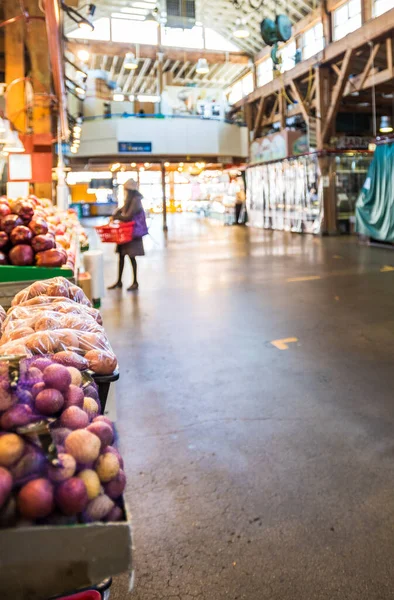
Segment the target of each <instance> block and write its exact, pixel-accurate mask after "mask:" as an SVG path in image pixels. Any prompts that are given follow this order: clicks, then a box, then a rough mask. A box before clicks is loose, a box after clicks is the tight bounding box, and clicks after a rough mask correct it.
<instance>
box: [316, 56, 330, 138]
mask: <svg viewBox="0 0 394 600" xmlns="http://www.w3.org/2000/svg"><path fill="white" fill-rule="evenodd" d="M315 76H316V137H317V149H318V150H323V147H324V143H323V130H324V125H325V115H326V114H327V109H328V106H329V104H330V70H329V68H328V67H316V72H315Z"/></svg>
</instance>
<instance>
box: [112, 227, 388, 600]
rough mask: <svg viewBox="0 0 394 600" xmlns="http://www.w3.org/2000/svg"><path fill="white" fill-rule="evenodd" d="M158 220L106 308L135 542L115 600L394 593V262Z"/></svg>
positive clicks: (351, 242) (351, 248)
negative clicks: (130, 569) (281, 342)
mask: <svg viewBox="0 0 394 600" xmlns="http://www.w3.org/2000/svg"><path fill="white" fill-rule="evenodd" d="M156 221H157V223H156V231H155V230H154V233H153V236H154V238H155V240H154V241H151V240H148V241H147V244H146V245H147V256H146V257H145V258H143V259H141V260H140V263H139V264H140V285H141V289H140V292H139V293H138V294H137V295H130V294H127V292H125V291H124V292H123V294H122V293H118V292H111V293H110V294H109V295H108V297H107V298H106V299H105V301H104V307H103V314H104V318H105V325H106V328H107V331H108V334H109V336H110V338H111V340H112V343H113V346H114V348H115V350H116V352H117V354H118V356H119V360H120V366H121V380H120V382H119V384H118V389H117V400H118V405H117V411H118V429H119V434H120V440H121V447H122V450H123V454H124V456H125V458H126V469H127V474H128V478H129V484H128V494H127V496H128V501H129V503H130V505H131V508H132V512H133V519H134V539H135V557H134V568H135V586H134V591H133V593H130V594H129V593H128V591H127V589H128V580H127V578H126V577H124V576H123V577H119V578H117V579H116V581H115V584H114V586H113V588H112V590H113V591H112V595H111V598H113V599H114V600H129V599H130V600H170V599H171V600H191V599H194V598H198V599H201V600H222V599H223V600H224V599H226V600H228V599H231V600H241V599H247V600H266V599H267V600H285V599H289V600H348V599H354V600H362V599H366V600H375V599H379V600H383V599H389V598H390V599H391V598H393V594H394V591H393V587H394V566H393V547H394V468H393V465H394V396H393V373H394V310H393V298H394V271H393V272H391V271H390V270H387V269H385V270H384V272H382V271H381V269H382V268H383V267H384V266H390V265H394V253H393V252H391V251H388V250H380V249H374V248H366V247H360V246H358V245H357V242H356V240H355V239H349V238H330V239H328V238H325V239H319V238H312V237H308V236H305V237H301V236H299V235H291V234H282V233H279V232H275V233H273V232H268V231H251V230H250V229H248V228H236V227H232V228H226V227H224V226H222V225H219V224H210V223H208V222H207V221H204V220H202V221H200V220H197V219H195V218H194V217H192V216H178V215H176V216H174V217H173V218H172V220H171V222H170V231H169V235H168V243H167V245H166V246H165V247H164V245H163V241H162V238H161V235H160V233H159V228H158V224H159V223H158V221H159V217H157V219H156ZM106 261H107V262H106V277H107V282H108V283H109V282H110V280H113V279H114V270H115V268H114V267H115V260H114V257H113V255H112V254H111V255H108V256H107V258H106ZM299 278H301V279H299ZM304 278H313V279H304ZM294 279H295V281H294ZM292 280H293V281H292ZM126 283H128V282H127V281H126ZM284 338H297V339H298V341H297V342H295V343H290V344H289V345H288V349H287V350H280V349H278V348H277V347H275V346H274V345H273V344H272V343H271V342H272V341H274V340H278V339H284ZM109 551H110V549H109Z"/></svg>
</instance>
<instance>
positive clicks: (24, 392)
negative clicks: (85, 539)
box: [0, 357, 126, 527]
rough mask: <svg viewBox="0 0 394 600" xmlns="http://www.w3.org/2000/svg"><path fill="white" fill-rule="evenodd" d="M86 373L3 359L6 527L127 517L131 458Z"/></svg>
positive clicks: (1, 480) (46, 362) (2, 517)
mask: <svg viewBox="0 0 394 600" xmlns="http://www.w3.org/2000/svg"><path fill="white" fill-rule="evenodd" d="M99 413H100V403H99V398H98V393H97V388H96V386H95V384H94V382H93V380H92V379H91V378H90V377H89V375H87V374H86V373H81V371H80V370H78V369H76V368H74V367H65V366H64V365H61V364H58V363H56V362H54V360H53V359H52V358H50V357H33V358H23V359H21V360H20V361H19V360H16V359H10V358H6V357H4V358H3V359H1V360H0V527H12V526H15V525H18V524H21V523H22V522H23V524H24V525H28V524H31V525H33V524H35V523H38V524H53V525H56V524H73V523H89V522H94V521H119V520H121V519H123V517H124V514H123V505H122V498H121V496H122V493H123V491H124V488H125V483H126V478H125V474H124V471H123V460H122V458H121V456H120V454H119V452H118V451H117V450H116V448H115V447H114V446H113V443H114V433H115V432H114V427H113V424H112V423H111V421H110V420H109V419H107V418H106V417H103V416H100V414H99Z"/></svg>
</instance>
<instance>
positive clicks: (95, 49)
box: [67, 40, 250, 65]
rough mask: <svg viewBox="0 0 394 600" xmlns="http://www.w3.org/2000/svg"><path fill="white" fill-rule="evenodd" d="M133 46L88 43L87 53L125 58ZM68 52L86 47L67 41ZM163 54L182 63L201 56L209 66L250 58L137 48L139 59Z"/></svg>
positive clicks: (97, 42) (199, 51)
mask: <svg viewBox="0 0 394 600" xmlns="http://www.w3.org/2000/svg"><path fill="white" fill-rule="evenodd" d="M134 46H135V44H123V43H119V42H99V41H89V46H88V49H89V52H90V53H91V54H98V55H106V56H125V54H126V52H130V51H132V50H133V48H134ZM67 47H68V50H70V51H71V52H73V54H76V53H77V52H78V50H81V49H85V50H86V45H85V44H81V43H80V42H78V41H76V40H68V41H67ZM158 52H163V54H164V58H165V59H167V58H169V59H171V60H180V61H182V62H184V61H189V62H195V63H196V62H197V61H198V59H199V58H201V56H204V58H206V59H207V61H208V62H209V63H210V64H211V65H214V64H218V63H226V62H230V63H232V64H234V65H235V64H238V65H247V64H248V62H249V60H250V57H249V56H248V55H247V54H245V53H243V52H219V51H217V52H215V51H208V52H204V54H203V55H202V54H201V50H183V49H181V48H169V47H167V46H161V47H160V46H148V45H145V44H141V45H140V46H139V58H150V59H151V60H156V58H157V53H158Z"/></svg>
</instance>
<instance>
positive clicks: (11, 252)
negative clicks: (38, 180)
mask: <svg viewBox="0 0 394 600" xmlns="http://www.w3.org/2000/svg"><path fill="white" fill-rule="evenodd" d="M87 247H88V238H87V235H86V233H85V231H84V230H83V228H82V226H81V225H80V223H79V221H78V218H77V215H76V214H75V212H74V211H72V210H68V211H60V210H58V209H57V208H56V207H55V206H53V205H52V203H51V202H50V201H49V200H44V199H38V198H36V197H35V196H30V197H28V198H25V199H24V198H19V199H17V200H11V199H8V198H6V197H3V198H1V199H0V303H1V304H2V305H3V306H5V307H8V306H9V304H10V302H11V300H12V297H13V295H14V294H16V293H17V292H18V291H19V290H20V289H22V288H23V287H25V286H26V285H27V284H28V283H29V282H33V281H37V280H40V279H46V278H48V277H56V276H60V275H62V276H64V277H66V278H67V279H69V280H72V281H74V282H75V281H76V280H77V274H78V267H79V252H80V249H86V248H87Z"/></svg>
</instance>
